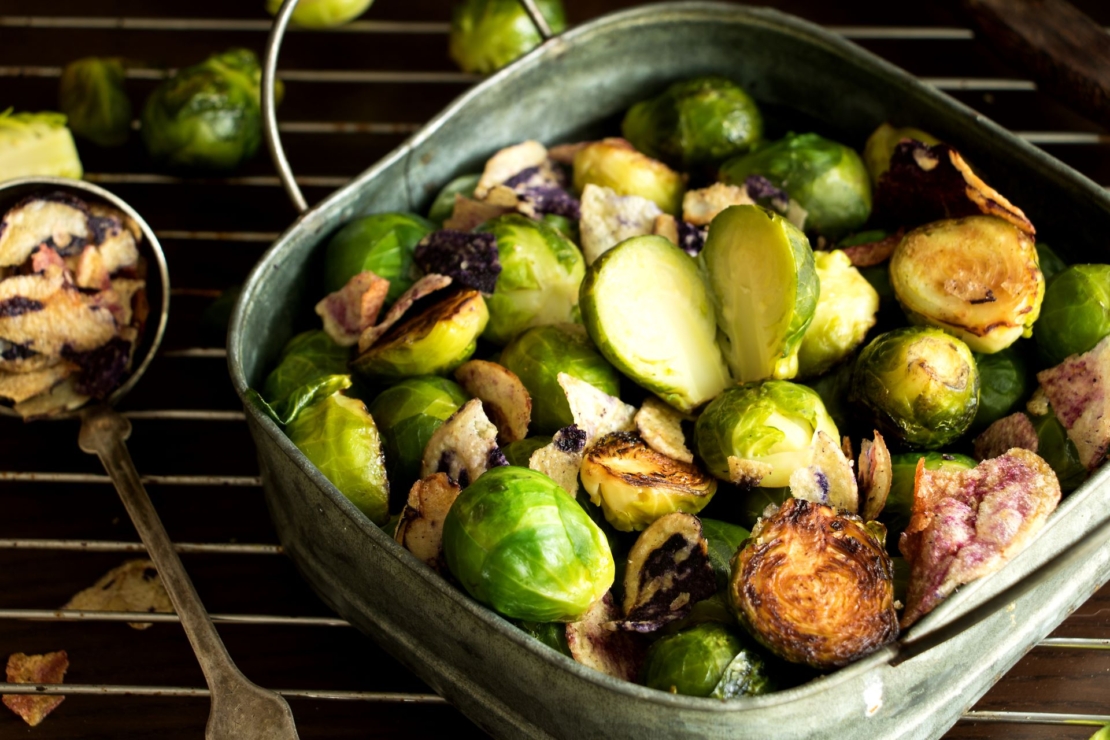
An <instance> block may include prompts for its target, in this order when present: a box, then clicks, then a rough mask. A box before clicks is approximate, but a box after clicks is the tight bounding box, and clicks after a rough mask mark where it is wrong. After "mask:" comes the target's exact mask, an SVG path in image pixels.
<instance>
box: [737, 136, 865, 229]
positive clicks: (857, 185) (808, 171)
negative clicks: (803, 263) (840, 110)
mask: <svg viewBox="0 0 1110 740" xmlns="http://www.w3.org/2000/svg"><path fill="white" fill-rule="evenodd" d="M751 175H762V176H763V177H766V178H767V179H768V180H770V181H771V184H773V185H774V186H775V187H777V188H782V189H783V190H785V191H786V193H787V194H788V195H789V196H790V197H791V199H793V200H796V201H797V202H798V204H799V205H800V206H801V207H802V208H804V209H805V211H806V214H807V215H806V231H813V232H816V233H818V234H820V235H822V236H824V237H827V238H829V239H834V240H835V239H837V238H839V237H841V236H844V235H845V234H849V233H851V232H852V231H853V230H855V229H858V228H859V227H860V226H862V225H863V224H864V222H865V221H867V217H868V216H870V215H871V180H870V178H869V176H868V174H867V169H866V168H865V167H864V166H863V161H862V160H860V158H859V155H858V154H856V153H855V152H854V151H853V150H852V149H849V148H848V147H846V146H844V145H843V144H838V143H836V142H835V141H830V140H828V139H826V138H824V137H822V136H818V135H817V134H787V135H786V136H785V137H784V138H782V139H779V140H778V141H776V142H774V143H771V144H768V145H767V146H764V147H760V148H758V149H756V150H755V151H754V152H751V153H750V154H745V155H743V156H741V157H736V158H734V159H730V160H729V161H727V162H725V163H724V165H722V166H721V180H723V181H724V182H727V183H731V184H733V185H743V184H744V181H745V180H747V179H748V177H750V176H751Z"/></svg>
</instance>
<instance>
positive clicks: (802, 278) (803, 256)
mask: <svg viewBox="0 0 1110 740" xmlns="http://www.w3.org/2000/svg"><path fill="white" fill-rule="evenodd" d="M698 259H699V261H700V262H701V264H702V265H704V267H705V271H706V272H707V273H708V274H709V287H710V291H711V295H712V297H713V307H714V309H715V313H716V317H717V326H718V327H719V328H720V332H721V333H722V334H723V335H724V336H723V337H721V340H720V341H721V345H722V349H723V351H724V355H725V359H726V360H727V361H728V364H729V367H730V368H731V369H732V376H733V377H734V378H735V379H736V380H737V381H739V382H741V383H747V382H751V381H755V380H763V379H764V378H792V377H794V376H795V375H796V374H797V372H798V349H799V347H800V346H801V343H802V338H803V336H804V335H805V332H806V329H807V328H808V327H809V325H810V322H812V321H813V316H814V314H815V312H816V310H817V301H818V294H819V292H820V282H819V279H818V277H817V270H816V268H815V266H814V257H813V250H812V249H810V247H809V240H807V239H806V237H805V234H803V233H802V232H801V231H799V230H798V229H797V228H796V227H795V226H794V225H793V224H791V223H790V222H789V221H787V220H786V219H784V218H783V217H782V216H780V215H778V214H777V213H773V212H771V211H768V210H766V209H764V208H761V207H759V206H732V207H730V208H726V209H725V210H724V211H722V212H721V213H720V214H719V215H718V216H717V217H716V218H715V219H713V223H712V224H711V225H710V226H709V237H708V238H707V239H706V241H705V249H703V250H702V252H701V254H700V255H699V257H698Z"/></svg>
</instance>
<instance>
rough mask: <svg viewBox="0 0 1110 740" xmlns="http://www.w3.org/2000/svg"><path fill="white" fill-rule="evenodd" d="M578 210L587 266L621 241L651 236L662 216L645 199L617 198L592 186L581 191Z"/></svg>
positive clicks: (634, 196) (637, 197) (635, 197)
mask: <svg viewBox="0 0 1110 740" xmlns="http://www.w3.org/2000/svg"><path fill="white" fill-rule="evenodd" d="M581 209H582V220H581V221H580V222H579V224H578V228H579V231H580V232H581V241H582V254H583V256H585V258H586V264H587V265H591V264H593V263H594V260H596V259H597V258H598V257H600V256H601V255H603V254H605V253H606V252H608V251H609V250H610V249H612V248H613V247H615V246H617V244H619V243H621V242H623V241H624V240H625V239H630V238H632V237H634V236H643V235H645V234H650V233H652V231H653V230H654V229H655V219H656V217H657V216H659V215H660V214H662V213H663V211H662V210H660V208H659V206H657V205H656V204H655V203H653V202H652V201H650V200H648V199H647V198H641V197H640V196H638V195H617V193H616V191H614V190H612V189H610V188H606V187H601V186H598V185H592V184H591V185H587V186H586V187H585V189H584V190H583V191H582V203H581Z"/></svg>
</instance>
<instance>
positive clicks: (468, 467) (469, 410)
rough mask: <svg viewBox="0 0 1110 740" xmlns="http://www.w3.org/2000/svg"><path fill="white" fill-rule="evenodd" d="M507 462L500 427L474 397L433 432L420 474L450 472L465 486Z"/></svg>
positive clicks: (426, 475)
mask: <svg viewBox="0 0 1110 740" xmlns="http://www.w3.org/2000/svg"><path fill="white" fill-rule="evenodd" d="M507 464H508V461H507V460H505V455H504V453H502V452H501V448H500V447H498V446H497V427H495V426H494V425H493V424H492V423H491V422H490V420H489V418H488V417H487V416H486V412H485V411H483V410H482V401H481V399H479V398H472V399H470V400H469V401H467V402H466V403H465V404H464V405H463V407H462V408H460V409H459V410H458V411H456V412H455V413H454V414H453V415H452V416H451V417H450V418H449V419H448V420H447V421H445V422H443V424H442V425H441V426H440V427H439V429H436V430H435V431H434V432H433V433H432V436H431V439H429V440H428V445H427V447H425V448H424V458H423V460H422V464H421V467H420V477H421V478H427V477H429V476H431V475H435V474H436V473H447V475H449V476H451V479H452V480H455V481H457V482H458V484H459V485H460V486H462V487H463V488H466V487H467V486H469V485H470V484H471V483H473V482H474V481H476V480H478V477H479V476H480V475H482V473H484V472H486V471H487V470H489V469H490V468H493V467H497V466H499V465H507Z"/></svg>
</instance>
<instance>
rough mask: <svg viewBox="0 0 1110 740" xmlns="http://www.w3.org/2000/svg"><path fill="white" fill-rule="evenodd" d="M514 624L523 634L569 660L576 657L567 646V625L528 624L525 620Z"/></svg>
mask: <svg viewBox="0 0 1110 740" xmlns="http://www.w3.org/2000/svg"><path fill="white" fill-rule="evenodd" d="M513 624H515V625H516V626H517V628H518V629H520V631H521V632H525V633H527V634H528V635H529V636H531V637H534V638H536V639H537V640H539V641H540V642H542V643H543V644H544V645H547V646H548V647H549V648H551V649H552V650H554V651H555V652H557V653H562V654H563V655H565V656H567V657H568V658H573V657H574V655H573V654H572V653H571V652H570V646H569V645H568V644H567V626H566V625H565V624H562V623H560V622H526V621H523V620H513Z"/></svg>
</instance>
